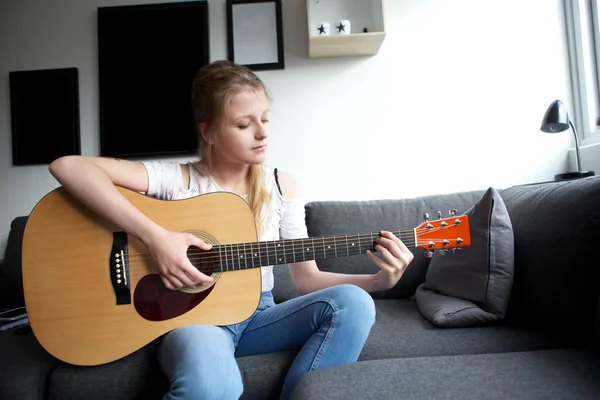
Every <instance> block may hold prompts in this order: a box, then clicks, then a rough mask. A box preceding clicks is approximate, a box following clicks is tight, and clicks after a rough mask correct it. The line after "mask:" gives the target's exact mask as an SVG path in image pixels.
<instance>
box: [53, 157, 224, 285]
mask: <svg viewBox="0 0 600 400" xmlns="http://www.w3.org/2000/svg"><path fill="white" fill-rule="evenodd" d="M49 169H50V173H51V174H52V175H53V176H54V177H55V178H56V180H57V181H58V182H59V183H60V184H61V185H62V186H63V187H64V188H65V189H66V190H67V191H68V192H70V193H71V194H72V195H73V196H74V197H75V198H76V199H78V200H79V201H80V202H81V203H82V204H84V205H85V206H87V207H89V208H90V209H91V210H92V211H93V212H95V213H96V214H98V215H99V216H100V217H102V218H105V219H106V220H108V221H110V222H112V223H113V224H115V225H116V226H119V227H120V228H121V229H123V230H124V231H125V232H127V233H128V234H130V235H132V236H135V237H136V238H138V239H139V240H141V241H142V242H143V243H144V244H145V245H146V246H147V247H148V249H149V250H150V252H151V254H152V256H153V257H154V258H155V260H156V261H157V264H158V269H159V273H160V274H161V278H162V280H163V283H164V284H165V286H166V287H168V288H170V289H176V288H180V287H182V286H193V285H195V284H197V283H198V282H210V281H211V280H212V278H210V277H208V276H206V275H204V274H202V273H201V272H200V271H198V270H197V269H196V268H195V267H194V266H193V265H192V264H191V262H190V261H189V259H188V258H187V254H186V253H187V249H188V247H189V246H191V245H194V246H197V247H199V248H201V249H204V250H208V249H210V245H207V244H206V243H205V242H204V241H202V240H200V239H198V238H196V237H195V236H193V235H191V234H184V233H177V232H169V231H167V230H166V229H164V228H162V227H161V226H159V225H158V224H156V223H155V222H153V221H152V220H151V219H150V218H148V217H147V216H146V215H144V214H143V213H142V212H141V211H140V210H138V209H137V208H136V207H135V206H134V205H133V204H131V203H130V202H129V201H128V200H127V199H126V198H125V197H124V196H122V195H121V193H120V192H119V191H118V190H117V188H116V187H115V186H120V187H123V188H126V189H130V190H134V191H137V192H147V191H148V185H149V181H148V173H147V171H146V167H145V166H144V165H143V164H142V163H140V162H133V161H126V160H116V159H110V158H104V157H85V156H65V157H61V158H58V159H56V160H55V161H53V162H52V163H51V164H50V168H49Z"/></svg>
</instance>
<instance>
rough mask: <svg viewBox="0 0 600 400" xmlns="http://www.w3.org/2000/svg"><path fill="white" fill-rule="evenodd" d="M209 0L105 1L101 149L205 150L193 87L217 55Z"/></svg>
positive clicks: (144, 154) (101, 13)
mask: <svg viewBox="0 0 600 400" xmlns="http://www.w3.org/2000/svg"><path fill="white" fill-rule="evenodd" d="M208 8H209V4H208V2H207V1H181V2H173V3H153V4H133V5H116V6H105V7H98V13H97V20H98V75H99V96H100V155H101V156H107V157H118V158H128V159H134V158H158V157H161V158H162V157H173V156H188V155H189V156H191V155H196V154H197V149H198V134H197V128H196V123H195V120H194V113H193V110H192V107H191V91H192V85H193V82H194V76H195V75H196V72H197V71H198V69H200V68H201V67H203V66H204V65H206V64H208V62H209V60H210V57H209V54H210V51H209V50H210V49H209V29H208V15H209V13H208Z"/></svg>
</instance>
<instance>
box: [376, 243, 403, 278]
mask: <svg viewBox="0 0 600 400" xmlns="http://www.w3.org/2000/svg"><path fill="white" fill-rule="evenodd" d="M376 247H378V249H377V250H378V251H379V253H381V256H382V257H383V260H382V263H381V265H380V266H379V267H380V268H381V269H385V270H386V271H389V272H393V271H394V270H395V269H396V268H394V265H395V264H397V263H398V259H397V258H395V257H394V255H393V254H392V253H390V251H389V250H388V249H387V248H385V247H383V246H382V245H380V244H378V245H376Z"/></svg>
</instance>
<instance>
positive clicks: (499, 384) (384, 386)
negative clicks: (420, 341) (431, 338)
mask: <svg viewBox="0 0 600 400" xmlns="http://www.w3.org/2000/svg"><path fill="white" fill-rule="evenodd" d="M292 398H293V399H294V400H300V399H302V400H319V399H327V400H336V399H343V400H346V399H378V400H386V399H390V400H392V399H393V400H397V399H428V400H429V399H461V400H470V399H473V400H479V399H510V400H519V399H523V400H525V399H526V400H535V399H578V400H587V399H590V400H591V399H598V398H600V357H599V355H598V354H596V353H593V352H591V351H586V350H583V349H557V350H541V351H529V352H515V353H501V354H477V355H458V356H442V357H422V358H398V359H388V360H373V361H361V362H357V363H353V364H346V365H342V366H338V367H333V368H328V369H322V370H316V371H312V372H309V373H307V374H305V375H304V376H303V377H302V378H301V379H300V381H299V382H298V385H297V386H296V388H295V390H294V393H293V397H292Z"/></svg>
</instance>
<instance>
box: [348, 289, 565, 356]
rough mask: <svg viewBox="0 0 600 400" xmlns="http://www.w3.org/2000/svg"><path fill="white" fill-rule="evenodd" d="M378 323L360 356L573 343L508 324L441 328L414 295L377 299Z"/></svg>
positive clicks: (468, 351)
mask: <svg viewBox="0 0 600 400" xmlns="http://www.w3.org/2000/svg"><path fill="white" fill-rule="evenodd" d="M375 307H376V317H375V325H374V326H373V329H372V330H371V334H370V335H369V338H368V339H367V342H366V343H365V346H364V348H363V351H362V353H361V355H360V357H359V360H373V359H383V358H395V357H422V356H443V355H455V354H481V353H501V352H511V351H523V350H540V349H551V348H559V347H570V346H572V343H568V342H565V340H564V339H561V338H559V337H553V336H552V335H551V334H550V333H549V332H548V331H536V330H535V329H533V328H522V327H518V326H510V325H508V324H496V325H489V326H481V327H469V328H440V327H437V326H435V325H433V324H431V323H430V322H429V321H427V320H426V319H425V318H423V316H421V314H420V313H419V311H418V308H417V306H416V302H415V301H414V300H413V299H410V300H405V299H376V300H375Z"/></svg>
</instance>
